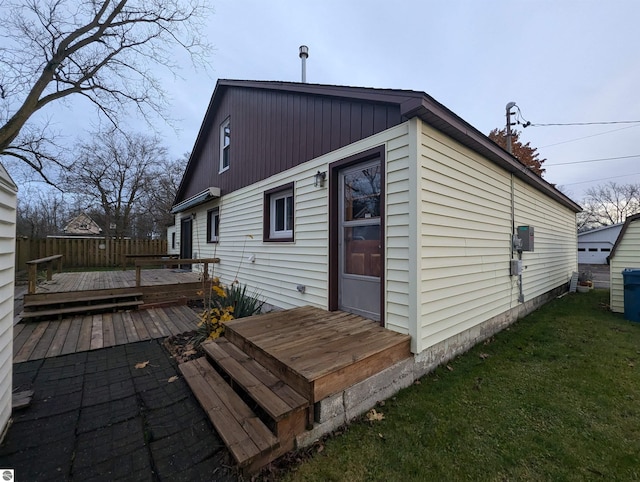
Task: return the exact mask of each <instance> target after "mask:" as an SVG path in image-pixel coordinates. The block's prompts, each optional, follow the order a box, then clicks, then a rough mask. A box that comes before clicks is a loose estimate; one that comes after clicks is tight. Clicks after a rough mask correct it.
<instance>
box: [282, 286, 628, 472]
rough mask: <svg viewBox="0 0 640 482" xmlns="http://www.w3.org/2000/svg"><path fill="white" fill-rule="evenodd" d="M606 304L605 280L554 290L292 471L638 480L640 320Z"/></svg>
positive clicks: (328, 442) (326, 443)
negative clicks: (584, 289) (555, 296)
mask: <svg viewBox="0 0 640 482" xmlns="http://www.w3.org/2000/svg"><path fill="white" fill-rule="evenodd" d="M608 302H609V291H608V290H595V291H592V292H590V293H588V294H574V295H569V296H565V297H564V298H562V299H559V300H554V301H553V302H551V303H549V304H547V305H546V306H544V307H543V308H541V309H540V310H538V311H536V312H535V313H533V314H531V315H529V316H527V317H526V318H524V319H523V320H521V321H519V322H518V323H516V324H514V325H512V326H511V327H510V328H508V329H507V330H505V331H503V332H501V333H499V334H498V335H496V336H495V337H493V338H491V339H490V340H487V341H486V342H485V343H483V344H480V345H478V346H476V347H475V348H473V349H472V350H470V351H469V352H468V353H466V354H464V355H462V356H460V357H458V358H456V359H455V360H452V361H451V362H449V364H448V366H449V368H447V367H440V368H438V369H437V370H436V371H435V372H434V373H432V374H430V375H427V376H425V377H424V378H423V379H422V380H421V382H420V384H416V385H413V386H412V387H410V388H408V389H406V390H403V391H402V392H400V393H399V394H398V395H397V396H396V397H394V398H393V399H391V400H388V401H387V402H386V403H385V405H384V406H383V407H378V410H379V411H382V412H383V413H384V415H385V419H384V420H382V421H380V422H372V423H369V422H366V421H364V420H361V421H358V422H355V423H353V424H352V425H351V426H350V427H349V428H348V430H347V431H346V433H345V434H344V435H342V436H338V437H334V438H332V439H329V440H327V441H326V442H325V443H324V445H323V446H322V447H323V450H322V451H321V452H320V453H317V454H316V455H314V456H313V457H312V458H311V459H310V460H308V461H305V462H303V463H302V464H300V465H299V466H297V467H295V468H294V469H293V470H292V471H291V472H289V473H288V474H285V475H284V480H291V481H294V480H305V481H332V480H333V481H342V480H345V481H346V480H348V481H370V480H380V481H382V480H384V481H413V480H415V481H424V480H500V481H502V480H536V481H538V480H598V479H602V480H640V323H632V322H628V321H625V320H624V319H623V318H622V316H621V315H617V314H613V313H611V312H609V311H608Z"/></svg>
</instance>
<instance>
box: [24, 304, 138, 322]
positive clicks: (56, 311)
mask: <svg viewBox="0 0 640 482" xmlns="http://www.w3.org/2000/svg"><path fill="white" fill-rule="evenodd" d="M143 303H144V301H142V300H132V301H118V302H115V303H103V304H100V305H80V306H67V307H63V308H52V309H50V310H37V311H23V312H22V313H20V318H22V319H26V318H38V317H44V316H57V315H66V314H71V313H87V312H90V311H105V310H117V309H121V308H132V307H136V306H139V305H142V304H143Z"/></svg>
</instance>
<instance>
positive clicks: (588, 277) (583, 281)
mask: <svg viewBox="0 0 640 482" xmlns="http://www.w3.org/2000/svg"><path fill="white" fill-rule="evenodd" d="M592 280H593V274H592V273H591V271H581V272H580V274H579V275H578V284H579V285H580V286H591V284H592V283H593V281H592Z"/></svg>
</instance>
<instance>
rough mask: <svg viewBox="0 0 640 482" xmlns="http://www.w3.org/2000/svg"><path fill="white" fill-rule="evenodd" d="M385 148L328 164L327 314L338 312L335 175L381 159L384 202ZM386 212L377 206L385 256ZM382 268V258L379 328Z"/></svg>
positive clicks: (382, 321)
mask: <svg viewBox="0 0 640 482" xmlns="http://www.w3.org/2000/svg"><path fill="white" fill-rule="evenodd" d="M385 154H386V151H385V147H384V146H378V147H374V148H372V149H368V150H366V151H363V152H360V153H358V154H354V155H353V156H349V157H345V158H344V159H340V160H339V161H336V162H333V163H331V164H329V307H328V308H329V311H336V310H337V309H338V276H339V272H338V270H339V267H338V254H339V253H338V229H339V227H338V206H339V202H338V187H339V186H338V172H339V171H340V169H342V168H344V167H348V166H351V165H353V164H359V163H361V162H366V161H370V160H372V159H376V158H380V165H381V168H382V169H381V173H380V174H381V179H380V197H381V199H383V200H384V199H385V191H386V167H387V166H386V159H385ZM385 211H386V202H381V203H380V232H381V234H380V249H381V252H382V253H384V252H385V222H384V221H385ZM385 267H386V258H385V257H384V256H383V257H382V267H381V270H382V272H381V274H380V325H382V326H384V315H385V313H384V301H385V291H384V287H385V280H384V274H385Z"/></svg>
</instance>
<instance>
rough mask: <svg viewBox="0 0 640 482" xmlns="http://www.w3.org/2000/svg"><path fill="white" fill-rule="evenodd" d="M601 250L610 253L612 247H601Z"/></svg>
mask: <svg viewBox="0 0 640 482" xmlns="http://www.w3.org/2000/svg"><path fill="white" fill-rule="evenodd" d="M600 251H602V252H603V253H610V252H611V248H600Z"/></svg>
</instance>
